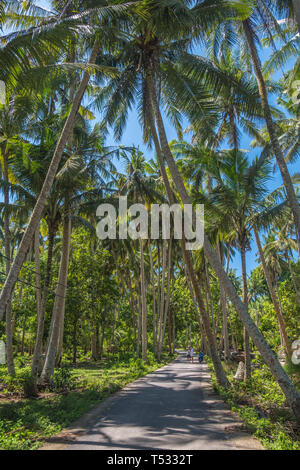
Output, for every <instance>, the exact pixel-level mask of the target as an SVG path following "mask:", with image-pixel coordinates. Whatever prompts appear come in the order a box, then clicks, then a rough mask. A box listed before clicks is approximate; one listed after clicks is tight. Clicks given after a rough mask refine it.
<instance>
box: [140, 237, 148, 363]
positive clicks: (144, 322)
mask: <svg viewBox="0 0 300 470" xmlns="http://www.w3.org/2000/svg"><path fill="white" fill-rule="evenodd" d="M140 251H141V295H142V298H141V303H142V359H143V361H146V360H147V302H146V285H145V282H146V281H145V262H144V246H143V239H142V238H141V237H140Z"/></svg>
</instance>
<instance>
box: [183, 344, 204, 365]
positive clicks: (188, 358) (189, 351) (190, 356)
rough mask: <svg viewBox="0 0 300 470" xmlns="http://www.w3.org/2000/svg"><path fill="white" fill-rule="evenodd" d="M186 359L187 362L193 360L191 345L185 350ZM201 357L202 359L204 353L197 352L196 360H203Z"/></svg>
mask: <svg viewBox="0 0 300 470" xmlns="http://www.w3.org/2000/svg"><path fill="white" fill-rule="evenodd" d="M186 357H187V360H188V361H189V362H194V348H193V346H189V348H188V350H187V356H186ZM203 359H204V353H203V352H202V351H199V354H198V361H199V362H200V364H201V362H203Z"/></svg>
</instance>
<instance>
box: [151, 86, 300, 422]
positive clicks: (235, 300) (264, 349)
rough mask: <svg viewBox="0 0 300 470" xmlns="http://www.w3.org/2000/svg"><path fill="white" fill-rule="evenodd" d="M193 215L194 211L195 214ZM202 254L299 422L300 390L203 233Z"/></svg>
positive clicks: (181, 189) (184, 196) (180, 186)
mask: <svg viewBox="0 0 300 470" xmlns="http://www.w3.org/2000/svg"><path fill="white" fill-rule="evenodd" d="M150 85H151V88H150V93H151V99H152V104H153V108H154V109H153V111H154V113H155V118H156V122H157V128H158V131H159V137H160V141H161V145H162V150H163V153H164V156H165V158H166V161H167V163H168V166H169V169H170V172H171V175H172V178H173V181H174V183H175V185H176V188H177V191H178V193H179V195H180V198H181V200H182V202H183V203H184V204H191V200H190V198H189V195H188V193H187V190H186V188H185V186H184V183H183V180H182V178H181V175H180V173H179V171H178V168H177V166H176V163H175V161H174V158H173V155H172V153H171V151H170V148H169V145H168V140H167V136H166V132H165V128H164V124H163V121H162V117H161V113H160V109H159V105H158V102H157V98H156V94H155V86H154V80H153V77H151V81H150ZM194 217H196V214H194ZM203 249H204V253H205V256H206V257H207V259H208V261H209V263H210V264H211V266H212V268H213V270H214V271H215V273H216V275H217V277H218V279H219V282H220V284H222V286H223V288H224V290H225V292H226V295H227V296H228V298H229V300H230V301H231V302H232V305H233V307H234V308H235V310H236V311H237V313H238V315H239V317H240V319H241V321H242V323H243V325H244V326H245V328H246V329H247V332H248V334H249V335H250V337H251V338H252V340H253V342H254V344H255V346H256V347H257V349H258V350H259V352H260V354H261V355H262V358H263V359H264V361H265V363H266V364H267V365H268V367H269V368H270V370H271V372H272V374H273V376H274V378H275V380H276V381H277V382H278V384H279V386H280V387H281V389H282V391H283V393H284V395H285V396H286V399H287V401H288V403H289V404H290V406H291V408H292V410H293V412H294V414H295V416H296V418H297V421H298V422H300V393H299V392H298V391H297V389H296V387H295V386H294V384H293V382H292V381H291V379H290V378H289V376H288V375H287V373H286V372H285V370H284V369H283V368H282V366H281V365H280V363H279V361H278V359H277V357H276V356H275V354H274V353H273V351H272V350H271V348H270V346H269V345H268V344H267V342H266V341H265V338H264V337H263V335H262V334H261V332H260V331H259V329H258V328H257V326H256V325H255V323H254V322H253V320H252V318H251V317H250V315H249V313H248V311H247V308H246V307H245V305H244V304H243V302H242V301H241V299H240V297H239V295H238V294H237V292H236V290H235V288H234V286H233V284H232V282H231V281H230V279H229V278H228V276H227V275H226V273H225V271H224V269H223V267H222V265H221V264H220V262H219V260H218V256H217V254H216V252H215V251H214V249H213V247H212V246H211V244H210V242H209V240H208V238H207V236H206V235H205V234H204V245H203Z"/></svg>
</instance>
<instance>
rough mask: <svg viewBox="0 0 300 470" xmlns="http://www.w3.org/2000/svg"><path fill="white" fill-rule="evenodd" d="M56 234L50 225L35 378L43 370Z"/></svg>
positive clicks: (38, 325) (35, 352)
mask: <svg viewBox="0 0 300 470" xmlns="http://www.w3.org/2000/svg"><path fill="white" fill-rule="evenodd" d="M55 232H56V228H55V226H53V224H51V223H50V224H49V227H48V256H47V266H46V273H45V280H44V288H43V295H42V302H41V309H40V315H38V321H37V331H36V339H35V345H34V352H33V357H32V363H31V374H32V376H33V377H36V376H37V375H38V373H39V372H40V370H41V368H42V362H41V357H42V350H43V337H44V325H45V312H46V305H47V298H48V291H49V285H50V277H51V268H52V259H53V246H54V238H55Z"/></svg>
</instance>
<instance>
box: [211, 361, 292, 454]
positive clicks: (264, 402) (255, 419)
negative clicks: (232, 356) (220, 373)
mask: <svg viewBox="0 0 300 470" xmlns="http://www.w3.org/2000/svg"><path fill="white" fill-rule="evenodd" d="M207 363H208V366H209V369H210V372H211V377H212V383H213V387H214V389H215V390H216V391H217V392H218V393H219V394H220V396H221V397H222V398H223V399H224V401H226V402H227V403H228V404H229V405H230V407H231V409H232V411H235V412H237V413H238V414H239V416H240V418H241V419H242V421H243V423H244V425H245V427H246V428H247V430H249V431H250V432H251V433H252V434H253V435H254V436H255V437H257V438H258V439H259V441H260V442H261V443H262V445H263V446H264V448H265V449H268V450H300V433H299V429H298V428H297V426H296V422H295V419H294V416H293V414H292V412H291V410H290V408H289V407H288V406H287V404H286V401H285V397H284V395H283V394H282V392H281V390H280V388H279V386H278V384H277V383H276V382H275V381H274V379H273V376H272V374H271V373H270V371H269V370H268V368H267V367H266V366H265V365H260V366H257V368H254V370H253V372H252V380H251V383H250V384H245V383H244V382H236V381H234V379H233V376H234V374H235V372H236V369H237V364H236V363H232V362H223V366H224V369H225V372H226V374H227V377H228V379H229V381H230V382H231V385H232V386H231V387H230V388H229V389H228V390H226V389H224V388H223V387H220V386H219V385H218V384H217V382H216V377H215V373H214V370H213V365H212V362H211V361H210V359H207ZM287 369H288V370H287V372H288V373H289V374H290V376H292V378H293V380H294V383H295V384H296V386H297V387H299V385H300V381H299V377H300V375H299V373H300V370H299V368H297V367H294V366H287ZM299 388H300V387H299Z"/></svg>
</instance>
